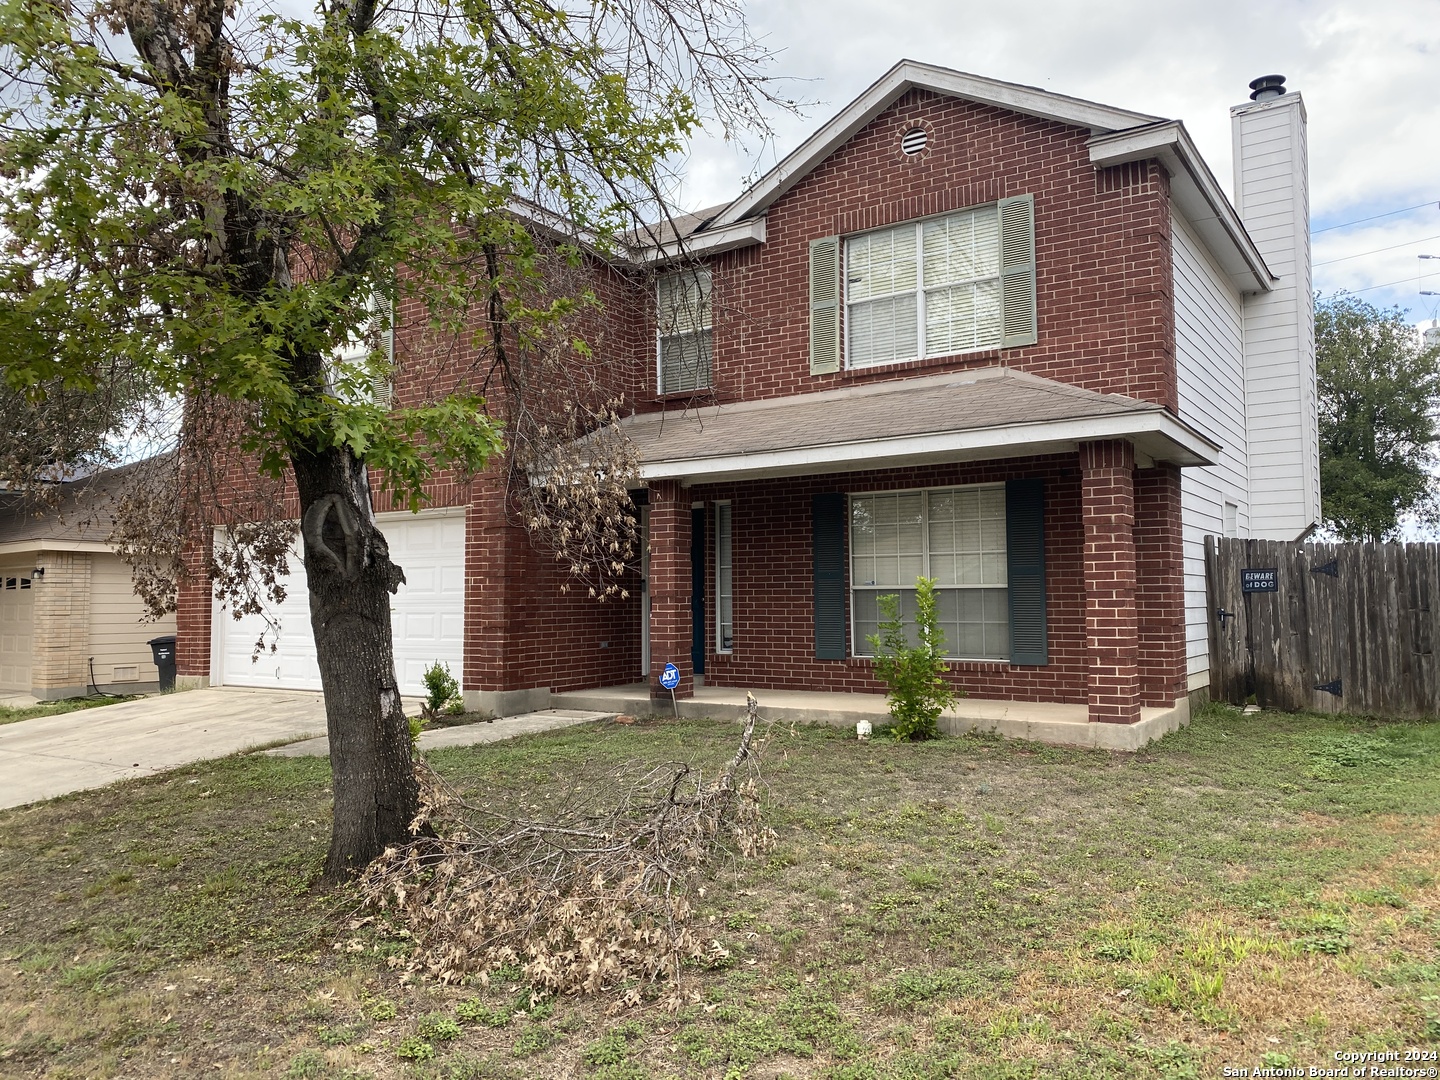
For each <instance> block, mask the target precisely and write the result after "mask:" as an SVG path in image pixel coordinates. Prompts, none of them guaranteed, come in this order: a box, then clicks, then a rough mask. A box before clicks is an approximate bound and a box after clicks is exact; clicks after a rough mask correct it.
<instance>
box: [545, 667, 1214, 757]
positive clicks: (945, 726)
mask: <svg viewBox="0 0 1440 1080" xmlns="http://www.w3.org/2000/svg"><path fill="white" fill-rule="evenodd" d="M745 693H746V691H745V690H744V689H741V688H737V687H732V686H704V685H700V686H696V687H695V688H694V691H693V693H692V695H691V696H690V697H684V698H677V699H676V700H675V709H676V711H678V712H679V714H680V715H681V716H684V717H690V718H705V717H708V718H710V719H714V720H729V719H736V718H738V717H740V716H741V715H743V714H744V712H745ZM755 696H756V699H757V700H758V701H759V702H760V715H761V716H763V717H765V718H766V719H768V720H773V721H775V722H776V723H784V724H830V725H831V726H833V727H839V728H849V729H852V730H853V729H854V727H855V725H856V724H857V723H858V722H859V721H861V720H869V721H870V723H871V724H873V725H877V726H878V725H879V724H883V723H886V722H887V721H888V720H889V718H890V713H889V709H888V708H887V707H886V704H885V695H884V694H848V693H824V692H820V691H810V690H758V691H756V692H755ZM550 701H551V703H552V707H554V708H557V709H587V710H591V711H594V712H605V713H628V714H630V715H632V716H636V715H639V716H645V715H648V714H651V713H657V712H658V713H661V714H666V713H669V712H671V704H670V702H669V701H668V700H664V699H661V698H652V697H651V696H650V686H649V684H648V683H643V682H638V683H630V684H628V685H624V686H604V687H599V688H597V689H594V690H574V691H570V692H568V693H560V694H551V695H550ZM1189 722H1190V704H1189V700H1188V699H1186V698H1181V699H1180V700H1179V701H1177V702H1176V703H1175V704H1174V705H1173V706H1171V707H1169V708H1141V709H1140V719H1139V721H1138V722H1136V723H1133V724H1096V723H1091V722H1090V717H1089V708H1088V706H1087V705H1083V704H1074V705H1066V704H1056V703H1052V702H1036V701H1000V700H995V699H987V698H968V697H967V698H961V699H960V701H959V702H958V703H957V704H956V706H955V708H954V709H952V710H951V711H949V712H947V713H945V714H944V715H943V716H941V717H940V730H941V731H943V732H945V733H946V734H947V735H961V734H964V733H965V732H967V731H981V732H990V733H994V734H997V735H1004V736H1006V737H1008V738H1013V739H1028V740H1031V741H1033V742H1042V743H1051V744H1053V745H1056V746H1080V747H1086V748H1090V749H1097V750H1139V749H1141V748H1143V747H1144V746H1145V745H1146V744H1147V743H1150V742H1153V741H1154V740H1155V739H1159V738H1161V737H1162V736H1165V735H1168V734H1169V733H1170V732H1172V731H1175V730H1177V729H1179V728H1181V727H1183V726H1185V725H1186V724H1188V723H1189Z"/></svg>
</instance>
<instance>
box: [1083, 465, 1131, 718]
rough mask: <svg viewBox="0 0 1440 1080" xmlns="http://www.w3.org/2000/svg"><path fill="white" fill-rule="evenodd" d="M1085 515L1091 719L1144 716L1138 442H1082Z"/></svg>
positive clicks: (1086, 614) (1086, 627)
mask: <svg viewBox="0 0 1440 1080" xmlns="http://www.w3.org/2000/svg"><path fill="white" fill-rule="evenodd" d="M1080 473H1081V513H1082V516H1083V519H1084V522H1085V666H1086V683H1087V689H1088V696H1089V703H1090V722H1091V723H1092V724H1093V723H1105V724H1133V723H1135V722H1137V721H1138V720H1139V719H1140V670H1139V657H1140V651H1139V642H1140V637H1139V621H1138V616H1137V613H1136V608H1135V448H1134V447H1133V446H1131V444H1130V443H1128V442H1122V441H1118V440H1117V441H1110V442H1093V443H1081V444H1080Z"/></svg>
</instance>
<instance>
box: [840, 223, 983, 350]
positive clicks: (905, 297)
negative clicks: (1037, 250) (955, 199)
mask: <svg viewBox="0 0 1440 1080" xmlns="http://www.w3.org/2000/svg"><path fill="white" fill-rule="evenodd" d="M845 301H846V302H845V319H846V356H847V362H848V364H849V366H850V367H870V366H873V365H876V364H890V363H895V362H897V361H903V360H915V359H918V358H920V357H926V356H947V355H950V354H952V353H958V352H965V351H967V350H971V349H986V348H995V347H996V346H998V345H1000V343H1001V338H1002V335H1003V333H1004V319H1003V313H1004V312H1003V306H1004V296H1003V290H1002V286H1001V272H1000V213H999V205H998V204H996V203H991V204H990V205H988V206H980V207H976V208H974V209H972V210H965V211H962V212H960V213H958V214H949V215H947V216H946V217H943V218H931V219H929V220H925V221H915V222H910V223H908V224H905V225H900V226H897V227H895V228H892V229H885V230H883V231H880V232H873V233H865V234H863V235H861V236H854V237H850V238H849V239H847V240H846V241H845Z"/></svg>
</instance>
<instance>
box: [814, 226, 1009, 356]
mask: <svg viewBox="0 0 1440 1080" xmlns="http://www.w3.org/2000/svg"><path fill="white" fill-rule="evenodd" d="M1000 202H1001V200H998V199H997V200H995V201H993V202H988V203H977V204H976V205H974V206H967V207H964V208H962V209H959V210H948V211H946V212H945V213H943V214H930V215H927V216H926V217H921V218H915V219H913V220H910V221H902V222H898V223H896V224H894V225H887V226H885V227H883V228H879V229H866V230H864V231H862V232H857V233H849V234H846V235H842V236H841V237H839V240H840V274H839V278H840V308H841V312H842V315H843V318H844V329H843V332H842V341H841V346H842V348H841V352H842V353H843V355H844V365H845V370H847V371H868V370H869V369H871V368H881V367H888V366H890V365H893V364H913V363H916V362H917V361H921V360H933V359H936V358H937V357H942V356H964V355H967V354H969V353H977V352H991V351H994V350H997V349H1001V348H1003V347H1004V341H1005V294H1004V291H1005V260H1004V241H1005V236H1004V222H1003V220H1002V217H1001V212H1000ZM982 210H989V211H992V212H993V213H994V219H995V237H996V258H995V272H994V273H993V274H987V275H985V276H983V277H976V278H970V279H968V280H966V281H952V282H948V283H947V284H945V285H939V286H935V289H937V290H938V289H943V288H952V287H954V286H956V285H965V284H970V285H975V284H979V283H981V282H992V281H993V282H994V283H995V284H996V287H997V289H998V296H997V303H998V318H997V320H996V329H997V331H998V332H997V334H996V337H995V340H994V342H991V343H986V344H984V345H975V346H971V347H970V348H966V349H957V350H949V351H946V352H937V353H932V352H930V351H929V348H928V345H929V342H928V341H927V340H926V338H927V335H926V332H925V321H926V303H925V231H924V230H925V226H926V224H928V223H930V222H935V221H944V220H946V219H949V218H958V217H960V216H962V215H966V214H974V213H976V212H978V211H982ZM906 227H911V228H913V229H914V230H915V288H914V295H915V354H914V355H913V356H904V357H896V358H895V359H893V360H871V361H866V362H863V363H856V362H855V360H854V353H855V350H854V348H853V342H852V338H851V333H852V331H853V327H854V320H852V319H851V317H850V310H851V306H852V304H853V303H855V301H852V300H851V299H850V288H849V285H850V261H851V260H850V245H851V244H852V243H853V242H854V241H856V240H860V239H862V238H864V237H871V236H880V235H882V234H885V233H892V232H898V231H899V230H901V229H904V228H906ZM887 295H888V296H889V297H898V296H906V295H909V290H906V291H905V292H893V293H889V294H887ZM885 298H886V297H881V296H876V297H869V298H867V299H866V300H861V301H858V303H862V304H863V303H868V302H870V301H872V300H879V299H885Z"/></svg>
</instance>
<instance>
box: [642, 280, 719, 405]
mask: <svg viewBox="0 0 1440 1080" xmlns="http://www.w3.org/2000/svg"><path fill="white" fill-rule="evenodd" d="M656 303H657V310H656V315H655V327H656V339H657V340H656V358H657V359H656V367H657V374H658V378H659V389H660V393H662V394H677V393H683V392H685V391H688V390H705V389H708V388H709V386H710V356H711V347H712V339H711V328H710V272H709V271H708V270H685V271H682V272H680V273H677V274H667V275H666V276H665V277H662V278H661V279H660V281H659V282H658V283H657V286H656Z"/></svg>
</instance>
